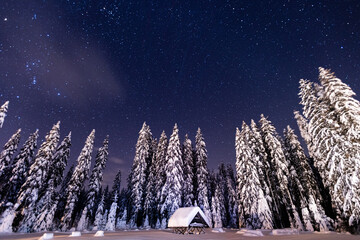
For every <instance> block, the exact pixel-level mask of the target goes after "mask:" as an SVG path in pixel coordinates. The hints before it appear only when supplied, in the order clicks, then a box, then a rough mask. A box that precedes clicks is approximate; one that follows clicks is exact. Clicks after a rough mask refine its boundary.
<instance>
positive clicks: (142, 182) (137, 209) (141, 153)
mask: <svg viewBox="0 0 360 240" xmlns="http://www.w3.org/2000/svg"><path fill="white" fill-rule="evenodd" d="M151 148H152V134H151V131H150V128H149V126H147V125H146V123H145V122H144V124H143V126H142V128H141V130H140V132H139V138H138V141H137V143H136V150H135V158H134V162H133V166H132V171H131V173H130V176H129V178H130V184H129V188H130V190H131V208H132V209H131V215H130V216H131V222H132V223H134V224H136V225H137V226H142V223H143V214H144V209H143V206H144V201H145V196H146V191H145V190H146V182H147V177H148V170H149V163H150V162H151V157H152V153H151Z"/></svg>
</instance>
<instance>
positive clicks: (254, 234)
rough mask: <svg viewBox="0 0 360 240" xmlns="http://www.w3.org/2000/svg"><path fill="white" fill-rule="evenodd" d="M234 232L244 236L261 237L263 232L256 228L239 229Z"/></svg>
mask: <svg viewBox="0 0 360 240" xmlns="http://www.w3.org/2000/svg"><path fill="white" fill-rule="evenodd" d="M236 234H242V235H243V236H246V237H263V236H264V234H263V233H262V232H261V231H260V230H259V229H258V230H249V229H241V230H240V231H237V232H236Z"/></svg>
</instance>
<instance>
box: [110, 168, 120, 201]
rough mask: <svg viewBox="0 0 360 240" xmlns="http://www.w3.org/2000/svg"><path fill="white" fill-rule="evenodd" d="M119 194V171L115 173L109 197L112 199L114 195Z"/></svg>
mask: <svg viewBox="0 0 360 240" xmlns="http://www.w3.org/2000/svg"><path fill="white" fill-rule="evenodd" d="M120 192H121V170H119V171H118V172H117V174H116V175H115V178H114V182H113V185H112V188H111V195H112V197H113V198H114V197H115V194H118V193H120Z"/></svg>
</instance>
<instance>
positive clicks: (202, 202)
mask: <svg viewBox="0 0 360 240" xmlns="http://www.w3.org/2000/svg"><path fill="white" fill-rule="evenodd" d="M195 159H196V182H197V191H196V193H195V199H196V200H197V203H198V205H199V207H200V208H201V209H202V210H203V211H204V213H205V216H206V217H207V218H208V219H209V221H211V219H212V218H211V209H210V204H209V199H208V189H207V188H208V169H207V150H206V144H205V141H204V138H203V136H202V133H201V129H200V128H198V130H197V133H196V137H195Z"/></svg>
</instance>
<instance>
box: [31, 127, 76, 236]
mask: <svg viewBox="0 0 360 240" xmlns="http://www.w3.org/2000/svg"><path fill="white" fill-rule="evenodd" d="M70 146H71V132H70V133H69V134H68V135H67V136H66V137H65V138H64V140H63V141H62V142H61V143H60V145H59V146H58V148H57V150H56V152H55V154H54V156H53V158H52V161H51V163H50V165H49V174H48V180H47V182H48V184H47V185H45V187H44V188H45V189H44V190H42V192H43V195H42V196H40V197H39V200H38V202H37V203H36V212H38V216H39V217H38V219H37V221H36V223H35V225H34V227H33V228H32V230H31V231H35V232H39V231H49V230H51V229H52V228H53V222H54V218H55V214H56V209H57V204H58V201H59V198H58V197H57V196H55V195H56V194H55V189H56V188H57V186H58V185H60V183H61V181H62V178H63V173H64V170H65V167H66V165H67V161H68V158H69V156H70Z"/></svg>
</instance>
